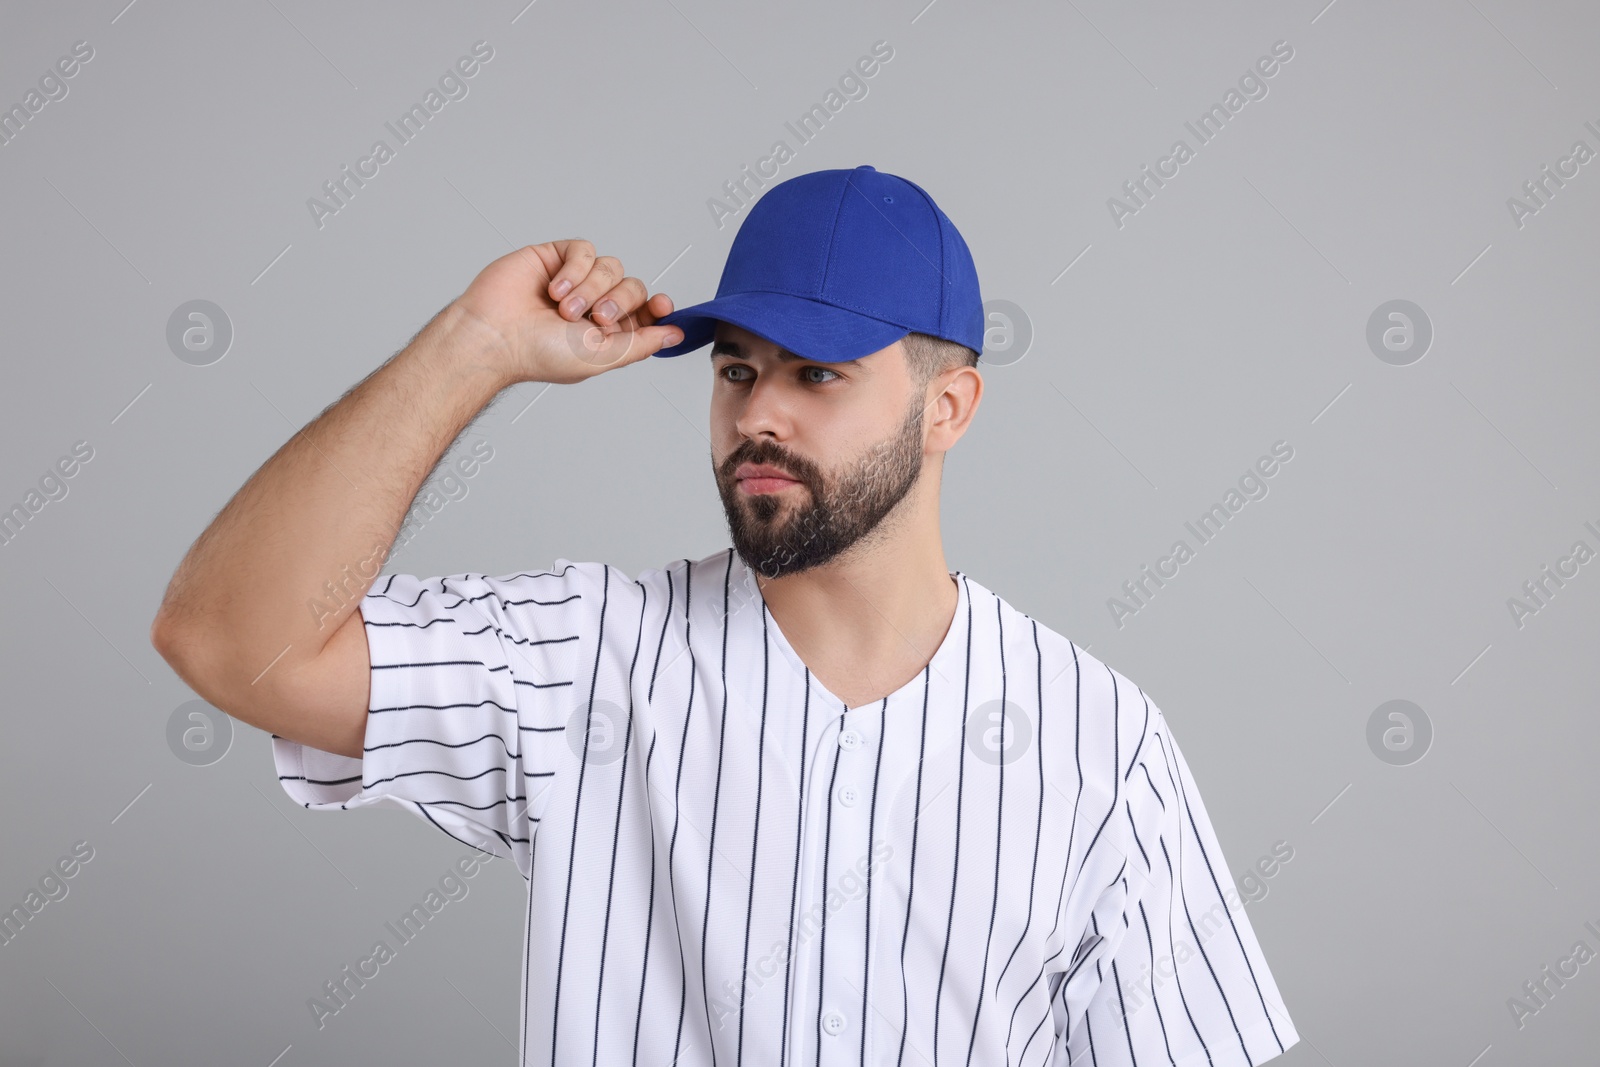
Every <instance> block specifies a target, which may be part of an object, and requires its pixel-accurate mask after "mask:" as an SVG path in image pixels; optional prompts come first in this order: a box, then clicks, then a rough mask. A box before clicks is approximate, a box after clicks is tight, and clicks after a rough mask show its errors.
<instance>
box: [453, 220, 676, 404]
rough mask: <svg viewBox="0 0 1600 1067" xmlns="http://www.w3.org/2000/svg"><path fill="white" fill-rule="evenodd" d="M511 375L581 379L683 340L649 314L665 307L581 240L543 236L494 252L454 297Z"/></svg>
mask: <svg viewBox="0 0 1600 1067" xmlns="http://www.w3.org/2000/svg"><path fill="white" fill-rule="evenodd" d="M454 303H455V306H456V307H458V308H459V309H460V310H461V311H463V312H465V318H466V320H467V321H468V322H470V323H471V324H472V326H473V328H474V329H476V330H478V331H479V332H481V333H482V334H483V337H484V339H485V342H486V343H487V345H488V346H489V348H490V350H491V352H490V356H491V358H492V359H493V361H494V362H495V364H496V365H497V366H498V367H500V368H501V369H503V370H504V372H505V374H506V375H507V376H508V377H509V379H510V380H511V381H513V382H528V381H533V382H555V383H557V384H562V385H565V384H569V383H572V382H581V381H583V380H584V379H586V378H592V377H594V376H595V375H596V374H602V373H604V372H605V371H608V370H611V369H612V368H614V367H621V366H626V365H627V364H629V363H637V362H639V361H640V360H643V359H647V358H649V357H650V356H651V355H652V354H654V353H656V352H658V351H660V350H661V349H663V348H668V347H670V346H672V345H674V344H677V343H678V342H679V341H681V340H683V331H682V330H679V329H677V328H676V327H672V326H657V325H655V322H656V320H657V319H659V318H661V317H662V316H663V315H666V314H668V313H670V312H671V311H672V299H671V298H670V297H668V296H667V295H666V294H665V293H657V294H656V295H655V296H653V297H652V296H649V294H648V292H647V291H646V289H645V285H644V283H643V282H641V281H640V280H639V279H638V278H630V277H626V276H624V274H623V272H622V263H621V262H620V261H619V260H617V258H616V257H615V256H598V257H597V256H596V255H595V253H594V245H592V244H590V243H589V242H588V241H582V240H570V241H550V242H547V243H545V244H541V245H528V246H527V247H525V248H519V249H517V250H516V251H515V252H512V253H509V254H508V255H504V256H501V257H500V258H499V259H497V260H495V261H494V262H493V263H490V264H489V265H488V266H487V267H485V268H483V270H482V271H481V272H479V274H478V276H477V277H476V278H474V279H473V280H472V284H471V285H469V286H468V287H467V291H466V292H464V293H462V294H461V295H460V296H459V297H457V298H456V300H455V301H454Z"/></svg>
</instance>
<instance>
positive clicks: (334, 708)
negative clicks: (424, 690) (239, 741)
mask: <svg viewBox="0 0 1600 1067" xmlns="http://www.w3.org/2000/svg"><path fill="white" fill-rule="evenodd" d="M647 297H648V293H647V291H646V289H645V286H644V284H643V283H642V282H641V281H639V279H637V278H631V277H625V276H624V274H623V271H622V264H621V263H620V262H618V261H617V260H616V259H615V258H613V257H610V256H600V257H597V256H596V255H595V252H594V246H593V245H591V244H590V243H589V242H587V241H578V240H572V241H554V242H550V243H547V244H542V245H529V246H527V247H525V248H522V249H519V250H517V251H515V252H512V253H510V254H508V255H506V256H502V257H501V258H500V259H497V260H495V261H494V262H493V263H491V264H489V265H488V266H487V267H485V268H484V269H483V271H482V272H481V273H479V275H478V276H477V278H475V279H474V280H473V282H472V284H471V285H470V286H469V287H468V288H467V290H466V292H464V293H463V294H462V295H461V296H460V297H458V298H457V299H456V300H454V301H452V302H451V303H450V304H449V305H448V306H446V307H445V308H444V310H442V311H440V312H439V314H437V315H435V316H434V318H433V319H432V321H430V322H429V323H428V324H427V325H426V326H425V327H423V329H422V330H421V331H420V332H419V333H418V334H417V336H416V337H415V338H413V339H412V341H411V343H410V344H408V345H407V346H406V347H405V348H404V349H402V350H401V351H400V352H399V353H397V354H396V355H395V356H393V357H392V358H391V359H390V360H389V361H388V362H386V363H385V364H384V365H383V366H382V367H380V368H378V369H377V370H376V371H374V372H373V373H372V374H370V375H368V376H367V377H366V378H364V379H363V380H362V381H361V382H360V383H358V384H357V385H356V386H355V387H354V388H352V389H351V390H350V391H349V392H348V393H346V394H345V395H344V396H343V397H342V398H340V399H339V401H338V402H336V403H334V404H333V405H331V406H330V407H328V408H327V409H326V410H325V411H323V412H322V414H320V415H319V416H317V418H316V419H314V420H312V422H311V423H310V424H309V425H307V426H306V427H305V428H304V429H302V430H301V431H300V432H299V433H297V434H295V436H294V437H292V438H291V439H290V440H289V441H288V442H287V443H286V444H285V445H284V446H283V447H282V448H280V449H278V451H277V452H276V453H275V454H274V455H273V456H272V458H271V459H269V460H268V461H267V462H266V463H264V464H263V465H262V466H261V467H260V469H258V470H257V471H256V472H255V473H254V474H253V475H251V477H250V478H249V480H248V481H246V482H245V484H244V486H243V487H242V488H240V490H239V491H238V492H237V493H235V494H234V496H233V499H232V500H230V501H229V502H228V504H227V506H226V507H224V508H223V509H222V511H221V512H219V513H218V515H217V517H216V518H215V519H213V520H212V522H211V525H210V526H208V527H207V528H206V530H205V532H203V533H202V534H201V535H200V536H199V538H197V539H196V540H195V542H194V544H193V545H192V546H191V547H190V549H189V551H188V553H187V554H186V555H185V556H184V558H183V561H182V562H181V563H180V564H179V566H178V569H177V571H176V572H175V573H174V574H173V577H172V581H171V583H170V584H169V585H168V587H167V591H166V595H165V597H164V598H163V600H162V603H161V607H160V610H159V611H158V612H157V613H156V616H155V619H154V621H153V622H152V624H151V627H150V641H151V644H152V645H154V646H155V648H156V650H157V651H158V652H160V653H161V656H162V658H163V659H165V660H166V661H167V663H168V664H169V665H171V667H172V669H173V670H174V671H175V672H176V673H177V674H178V676H179V677H181V678H182V679H183V680H184V681H185V682H186V683H188V685H189V687H190V688H191V689H193V690H194V691H195V692H196V693H197V694H199V695H200V696H201V697H202V698H204V699H205V700H207V701H208V702H210V703H211V704H212V705H214V706H215V707H217V708H220V709H221V710H223V711H225V712H227V713H228V714H229V715H231V716H233V717H234V718H237V719H240V720H242V721H244V722H247V723H249V724H251V725H252V726H256V727H258V728H260V729H262V730H266V731H268V732H271V733H274V734H278V735H280V736H282V737H286V738H289V739H290V740H293V741H298V742H300V743H301V744H305V745H309V746H311V747H313V748H320V749H323V750H325V751H328V752H336V753H339V754H341V755H346V756H351V757H354V758H358V759H359V758H360V757H361V755H362V742H363V738H364V736H365V733H366V713H367V703H368V678H369V662H368V659H367V639H366V632H365V627H364V625H363V623H362V619H361V615H360V613H359V612H357V611H356V610H355V605H356V603H357V602H359V600H360V599H361V597H362V596H364V595H366V593H367V590H368V589H369V588H370V587H371V585H372V582H373V579H374V578H375V577H376V576H377V574H378V572H379V570H380V569H381V561H382V560H383V559H385V558H386V557H387V555H388V552H389V548H390V546H392V545H393V543H394V540H395V537H396V535H397V533H398V532H399V528H400V523H401V521H402V520H403V518H404V516H405V513H406V511H407V509H408V508H409V507H410V506H411V502H412V500H413V498H414V497H415V496H416V494H417V492H418V490H419V489H420V488H421V486H422V482H423V480H424V479H425V478H426V477H427V476H428V473H429V472H430V471H432V470H433V468H434V466H435V465H436V464H437V463H438V461H439V459H440V457H441V456H443V455H444V453H445V450H446V449H448V448H449V447H450V444H451V442H453V441H454V440H455V439H456V437H457V436H458V435H459V434H460V433H461V431H462V430H463V429H464V428H465V427H466V426H467V425H468V423H470V422H471V421H472V419H473V418H474V417H476V415H477V414H478V413H479V412H480V411H482V410H483V408H484V407H485V406H486V405H487V404H488V403H489V402H490V401H491V400H493V399H494V397H495V396H496V395H497V394H499V392H500V391H501V390H502V389H505V388H506V387H508V386H510V385H514V384H516V383H517V382H523V381H546V382H554V383H562V384H566V383H573V382H579V381H583V380H585V379H587V378H591V377H593V376H594V375H596V374H601V373H603V372H605V371H606V370H610V369H613V368H615V367H620V366H626V365H628V364H630V363H637V362H639V361H640V360H642V359H645V358H648V357H649V356H650V355H651V354H653V353H654V352H656V351H659V350H660V349H662V348H665V347H668V346H670V345H673V344H676V343H677V342H678V341H680V340H681V339H682V332H681V331H680V330H678V329H676V328H674V327H668V326H656V325H654V323H655V321H656V320H657V319H658V318H660V317H661V316H663V315H666V314H667V313H668V312H670V311H671V310H672V301H671V300H670V299H669V298H668V297H667V296H666V295H665V294H661V293H658V294H656V295H655V296H654V297H648V300H647ZM579 301H582V302H581V303H579ZM607 301H610V302H611V303H610V304H609V305H608V304H607V303H606V302H607ZM608 311H609V312H610V314H607V312H608ZM362 571H370V572H371V573H370V576H368V577H364V578H363V577H361V574H360V573H359V572H362ZM329 582H331V583H333V585H334V587H335V588H337V589H339V590H340V591H341V598H338V599H337V600H336V601H335V602H336V604H337V608H336V610H333V611H331V612H330V611H328V610H326V607H327V602H328V600H329V598H328V596H327V589H326V583H329ZM319 603H320V604H322V605H323V606H322V607H321V608H315V609H314V608H313V607H312V605H315V604H319Z"/></svg>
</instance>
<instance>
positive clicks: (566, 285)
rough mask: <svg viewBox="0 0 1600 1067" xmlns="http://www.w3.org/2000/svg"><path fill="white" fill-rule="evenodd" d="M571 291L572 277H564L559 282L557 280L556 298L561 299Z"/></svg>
mask: <svg viewBox="0 0 1600 1067" xmlns="http://www.w3.org/2000/svg"><path fill="white" fill-rule="evenodd" d="M571 291H572V279H571V278H562V279H561V280H560V281H559V282H556V288H555V294H556V299H557V300H560V299H561V298H562V297H564V296H566V295H567V294H568V293H570V292H571Z"/></svg>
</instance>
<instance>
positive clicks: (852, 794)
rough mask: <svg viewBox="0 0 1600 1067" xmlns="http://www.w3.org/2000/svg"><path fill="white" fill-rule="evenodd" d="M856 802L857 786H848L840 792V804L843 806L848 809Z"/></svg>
mask: <svg viewBox="0 0 1600 1067" xmlns="http://www.w3.org/2000/svg"><path fill="white" fill-rule="evenodd" d="M855 802H856V789H855V786H852V785H847V786H845V787H844V788H843V789H841V790H839V803H841V804H843V805H844V806H845V807H847V808H848V807H850V806H851V805H852V804H854V803H855Z"/></svg>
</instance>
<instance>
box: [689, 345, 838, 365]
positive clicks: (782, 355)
mask: <svg viewBox="0 0 1600 1067" xmlns="http://www.w3.org/2000/svg"><path fill="white" fill-rule="evenodd" d="M718 356H727V357H729V358H730V359H746V358H748V357H747V356H746V355H745V352H744V347H743V346H742V345H740V344H739V342H738V341H717V342H715V343H714V344H713V345H712V346H711V353H710V358H712V359H716V358H717V357H718ZM778 359H779V360H780V361H781V362H784V363H821V364H823V365H824V366H846V367H860V366H861V360H859V359H843V360H838V361H837V362H834V361H830V360H822V359H807V358H806V357H805V356H800V355H796V354H795V353H793V352H791V351H789V350H788V349H787V348H780V349H778Z"/></svg>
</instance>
